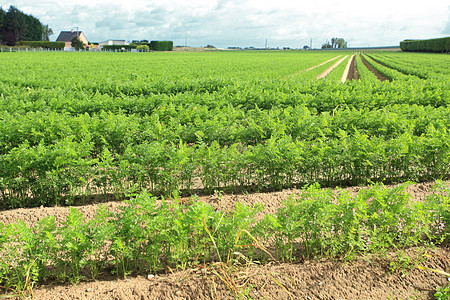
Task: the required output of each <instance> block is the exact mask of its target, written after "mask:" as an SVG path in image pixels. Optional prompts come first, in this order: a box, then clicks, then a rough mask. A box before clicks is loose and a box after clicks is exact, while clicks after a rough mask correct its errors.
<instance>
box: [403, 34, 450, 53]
mask: <svg viewBox="0 0 450 300" xmlns="http://www.w3.org/2000/svg"><path fill="white" fill-rule="evenodd" d="M400 48H401V49H402V51H410V52H441V53H442V52H445V53H449V52H450V37H445V38H439V39H430V40H404V41H403V42H400Z"/></svg>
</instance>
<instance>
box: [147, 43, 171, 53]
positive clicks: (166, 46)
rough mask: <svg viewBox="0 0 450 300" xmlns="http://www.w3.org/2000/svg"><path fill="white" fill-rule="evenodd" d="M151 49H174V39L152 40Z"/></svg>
mask: <svg viewBox="0 0 450 300" xmlns="http://www.w3.org/2000/svg"><path fill="white" fill-rule="evenodd" d="M150 49H151V50H153V51H172V50H173V42H172V41H151V42H150Z"/></svg>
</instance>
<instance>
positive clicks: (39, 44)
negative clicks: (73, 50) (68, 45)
mask: <svg viewBox="0 0 450 300" xmlns="http://www.w3.org/2000/svg"><path fill="white" fill-rule="evenodd" d="M16 45H17V46H28V47H31V48H46V49H64V45H65V43H64V42H49V41H21V42H17V43H16Z"/></svg>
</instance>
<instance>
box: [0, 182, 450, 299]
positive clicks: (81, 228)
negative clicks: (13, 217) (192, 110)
mask: <svg viewBox="0 0 450 300" xmlns="http://www.w3.org/2000/svg"><path fill="white" fill-rule="evenodd" d="M405 187H406V185H402V186H398V187H396V188H393V189H387V188H384V187H383V186H382V185H375V186H373V187H371V188H369V189H367V190H361V191H360V192H359V193H358V194H357V195H356V196H354V197H351V196H350V195H349V194H348V193H346V192H344V191H340V192H339V193H338V194H337V195H335V194H333V192H332V191H331V190H324V189H320V188H318V186H317V185H312V186H310V187H308V188H305V189H304V190H303V191H302V192H301V193H300V194H298V195H295V196H291V197H290V198H289V199H288V200H286V201H285V202H284V205H283V206H282V207H281V208H279V209H278V212H277V213H276V214H274V215H270V214H267V215H265V216H264V215H263V216H262V215H261V211H262V209H263V206H262V205H255V206H253V207H250V206H245V205H242V204H240V203H236V206H235V208H234V210H231V211H222V210H220V209H218V210H214V208H213V207H212V206H211V205H210V204H206V203H204V202H201V201H198V200H196V199H195V198H191V199H190V200H189V201H187V202H180V201H178V200H177V199H175V200H174V201H171V202H167V201H164V199H163V200H162V202H161V201H158V200H157V199H156V198H155V197H152V196H151V195H148V194H146V193H142V194H140V195H137V196H136V197H132V198H131V199H130V200H127V201H125V202H126V205H125V206H123V207H121V208H120V210H119V211H118V212H115V213H111V212H108V210H107V208H106V206H100V207H99V208H98V210H97V213H96V215H95V216H94V217H93V219H91V220H87V219H85V217H83V214H82V213H81V212H80V211H79V210H77V209H75V208H71V209H70V213H69V215H68V217H67V219H66V220H65V221H63V222H61V223H59V222H56V221H55V217H54V216H49V217H46V218H44V219H42V220H41V221H39V222H38V224H37V225H36V226H34V227H28V226H26V225H25V224H24V223H23V222H22V221H17V222H14V223H11V224H9V225H3V224H1V223H0V285H2V286H4V287H6V288H11V289H14V290H22V291H23V290H26V289H27V288H28V286H31V285H33V284H34V283H36V282H42V281H44V280H49V279H53V280H58V281H61V282H64V281H70V282H72V283H75V282H78V281H80V280H83V279H95V278H97V277H98V275H99V274H104V273H105V272H107V270H111V272H112V273H113V274H116V275H117V276H120V277H122V276H123V277H126V276H127V275H129V274H131V273H134V274H149V273H153V272H159V271H161V270H164V269H167V268H169V267H170V268H171V269H179V268H185V267H186V266H195V265H197V264H200V263H202V264H203V265H204V268H207V266H206V265H205V263H209V262H214V261H223V262H230V260H234V259H237V260H238V259H239V258H240V257H241V256H242V255H245V256H246V257H247V258H248V259H250V260H256V259H257V260H259V261H260V262H262V263H264V262H267V261H271V260H272V261H273V260H277V261H280V260H281V261H292V260H296V259H297V258H299V257H300V256H306V257H318V256H319V257H320V256H326V257H336V256H345V257H346V258H347V259H351V258H352V257H354V256H355V255H358V254H365V253H383V252H385V251H387V250H389V249H392V248H394V247H395V248H396V249H399V248H400V249H401V248H404V247H409V246H414V245H419V244H423V243H432V244H433V243H434V244H439V243H446V242H448V241H449V238H450V197H449V196H450V195H449V190H448V186H445V185H441V186H440V190H438V191H437V192H436V193H435V194H433V195H430V196H429V197H428V198H427V199H425V201H424V202H417V201H412V200H410V197H409V195H408V194H407V193H406V192H405ZM218 197H219V202H220V194H218Z"/></svg>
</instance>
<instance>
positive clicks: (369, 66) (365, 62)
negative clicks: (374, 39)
mask: <svg viewBox="0 0 450 300" xmlns="http://www.w3.org/2000/svg"><path fill="white" fill-rule="evenodd" d="M360 57H361V60H362V62H363V64H364V65H365V66H366V68H367V69H369V70H370V71H371V72H372V73H373V74H374V75H375V76H377V78H378V80H380V81H386V80H388V79H387V78H386V77H384V76H383V75H381V74H380V73H379V72H378V71H377V70H376V69H375V68H374V67H373V66H372V65H371V64H369V63H368V62H367V60H366V59H365V58H364V56H362V55H361V54H360Z"/></svg>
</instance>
